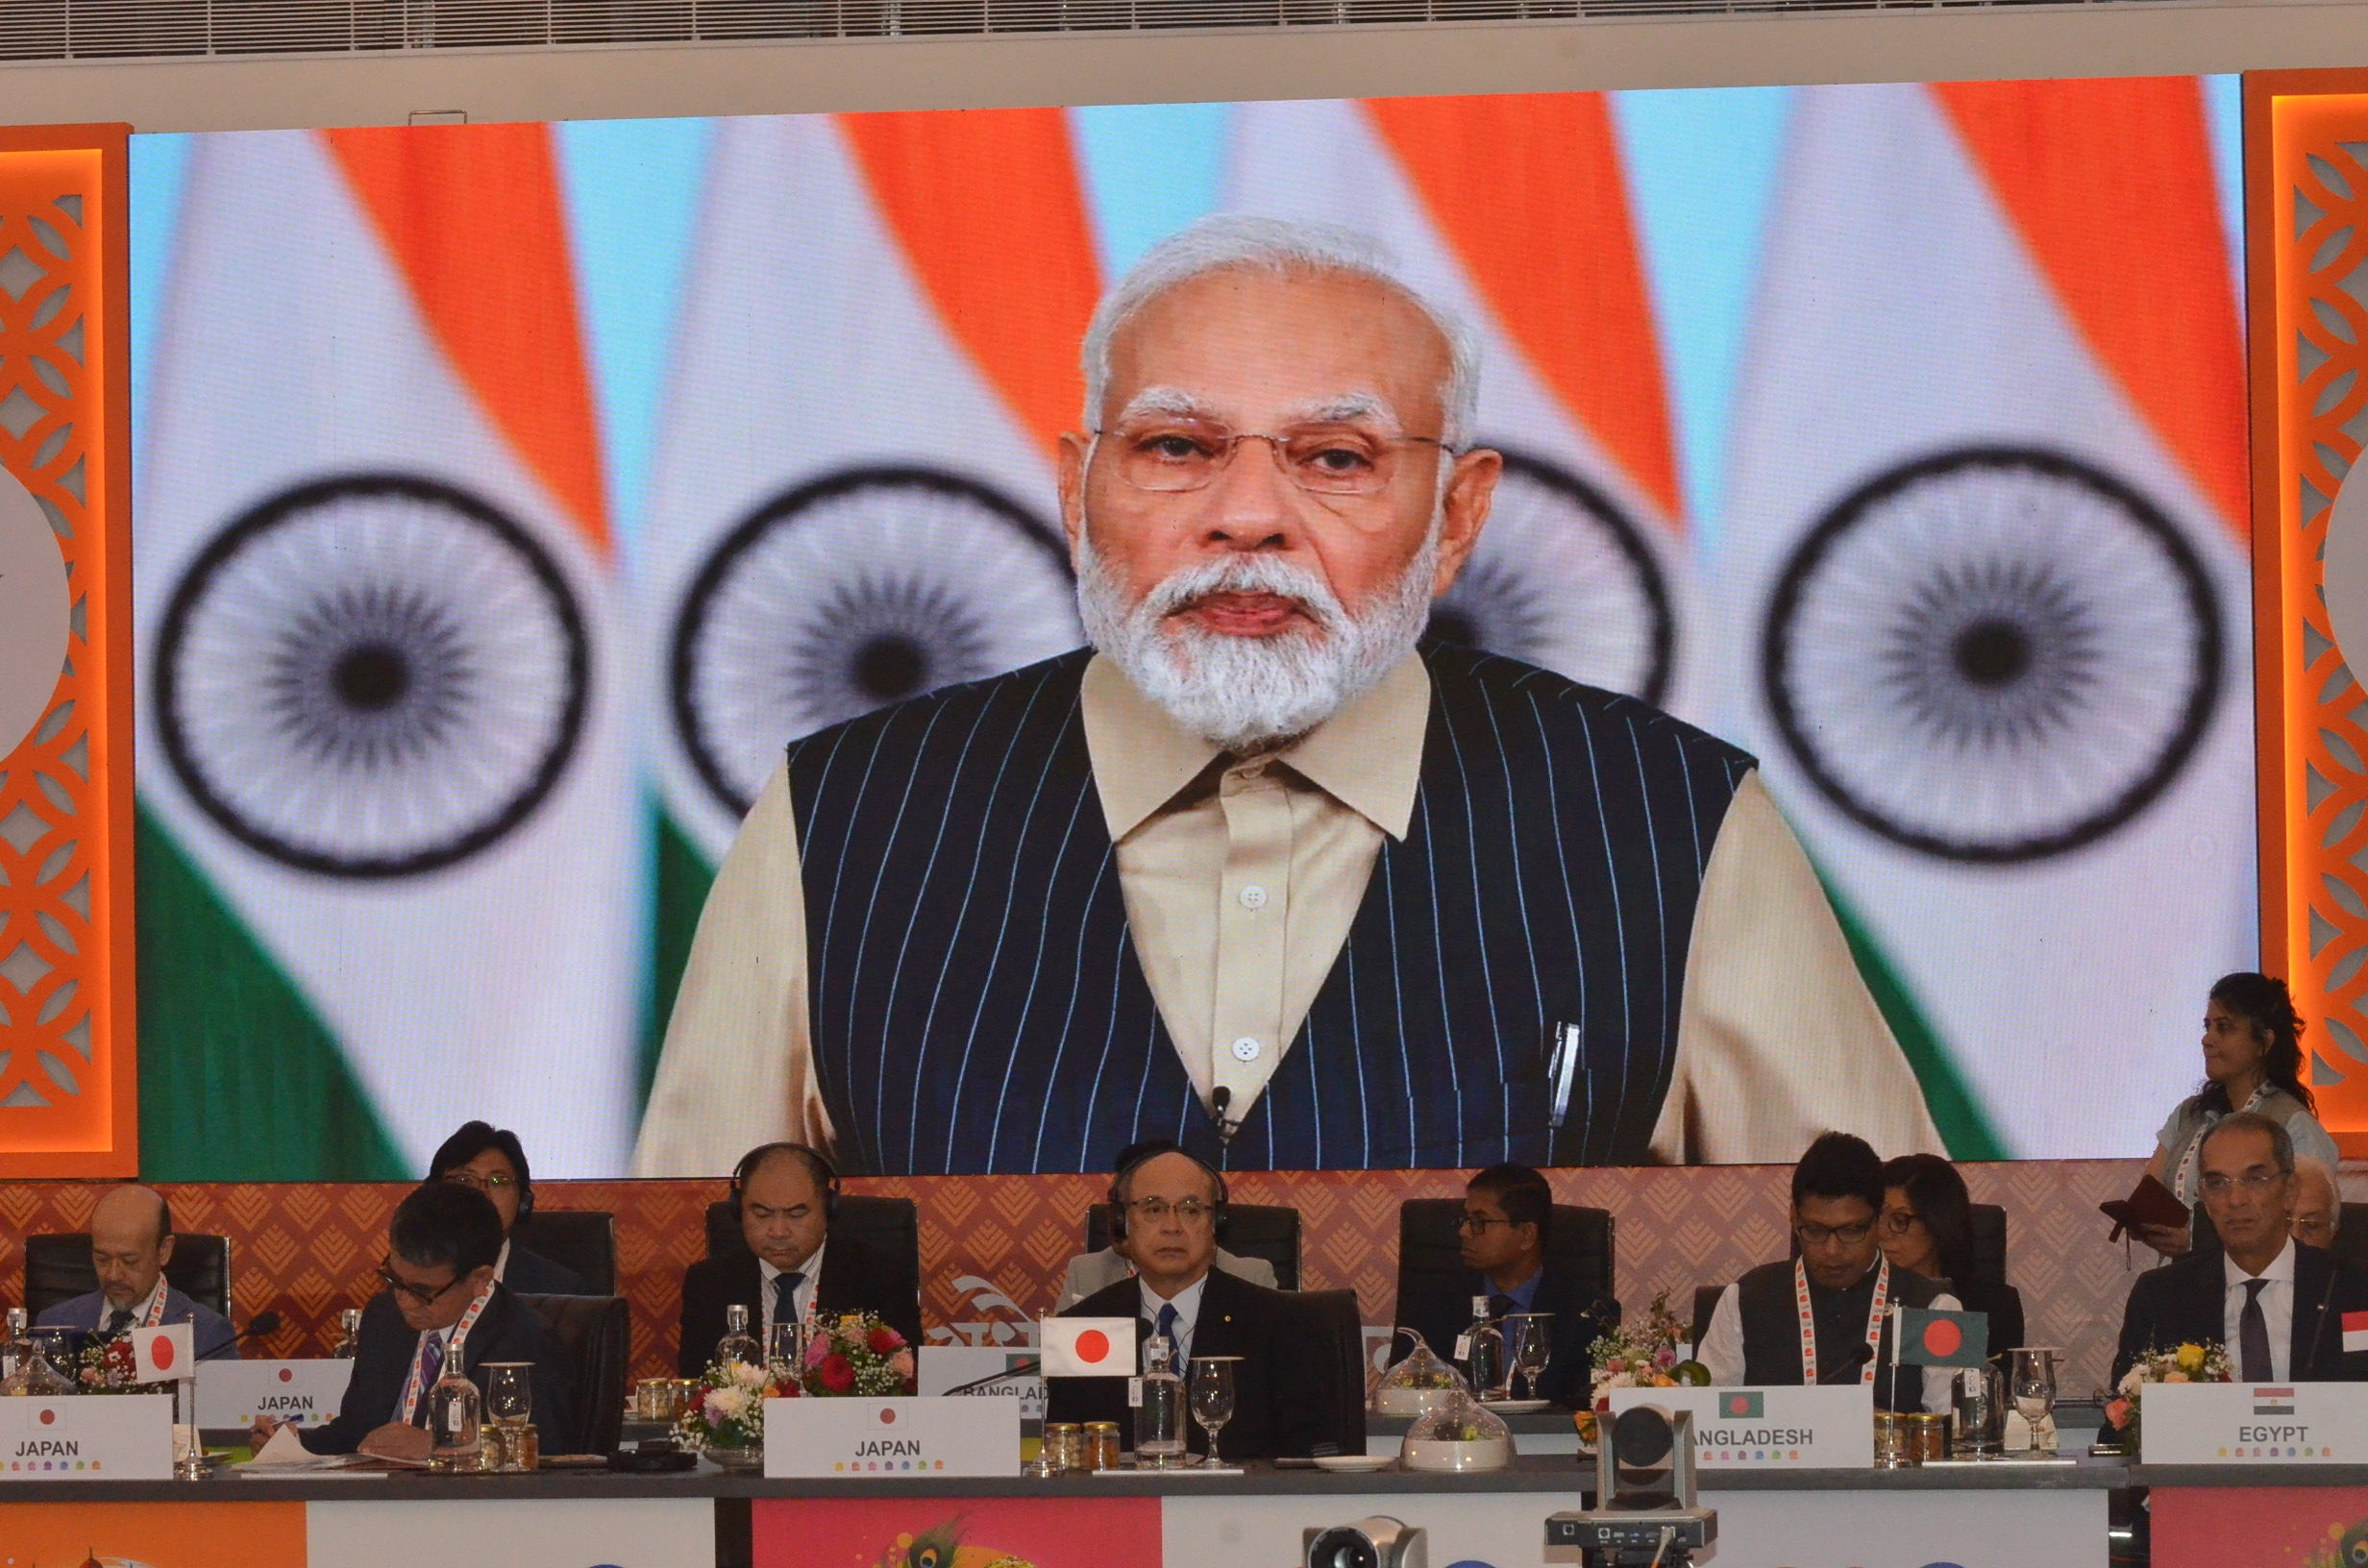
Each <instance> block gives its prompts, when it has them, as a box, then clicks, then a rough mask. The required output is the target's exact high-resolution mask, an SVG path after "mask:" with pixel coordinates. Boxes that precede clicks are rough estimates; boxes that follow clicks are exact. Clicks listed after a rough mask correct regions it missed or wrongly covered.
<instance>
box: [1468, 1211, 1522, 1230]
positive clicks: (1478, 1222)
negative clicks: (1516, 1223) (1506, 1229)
mask: <svg viewBox="0 0 2368 1568" xmlns="http://www.w3.org/2000/svg"><path fill="white" fill-rule="evenodd" d="M1512 1223H1513V1221H1511V1220H1509V1219H1498V1218H1495V1217H1494V1216H1493V1215H1490V1214H1458V1215H1457V1216H1456V1218H1455V1228H1456V1229H1457V1230H1459V1231H1473V1232H1481V1231H1486V1230H1487V1229H1488V1228H1489V1227H1490V1226H1492V1225H1510V1224H1512Z"/></svg>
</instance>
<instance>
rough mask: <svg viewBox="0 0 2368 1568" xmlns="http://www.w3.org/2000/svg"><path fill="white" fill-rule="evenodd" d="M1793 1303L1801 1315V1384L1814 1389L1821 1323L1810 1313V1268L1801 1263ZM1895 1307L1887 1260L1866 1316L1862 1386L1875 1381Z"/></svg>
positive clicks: (1795, 1268)
mask: <svg viewBox="0 0 2368 1568" xmlns="http://www.w3.org/2000/svg"><path fill="white" fill-rule="evenodd" d="M1792 1302H1793V1305H1794V1306H1795V1307H1797V1308H1799V1309H1800V1313H1801V1384H1802V1385H1803V1386H1804V1387H1814V1386H1816V1383H1817V1321H1816V1319H1815V1317H1813V1315H1812V1314H1811V1312H1810V1310H1809V1265H1808V1263H1806V1262H1803V1261H1801V1260H1800V1259H1797V1258H1796V1259H1794V1260H1793V1261H1792ZM1890 1303H1891V1261H1890V1260H1889V1259H1888V1258H1886V1259H1885V1260H1884V1261H1883V1262H1882V1263H1881V1264H1880V1265H1879V1266H1878V1267H1877V1268H1876V1270H1875V1300H1874V1305H1873V1307H1872V1309H1871V1310H1869V1311H1868V1312H1867V1314H1866V1369H1865V1370H1864V1371H1863V1372H1861V1373H1860V1374H1859V1382H1861V1383H1872V1382H1874V1381H1875V1355H1876V1352H1877V1351H1879V1350H1880V1349H1881V1348H1882V1345H1883V1312H1884V1309H1885V1308H1887V1307H1888V1306H1889V1305H1890Z"/></svg>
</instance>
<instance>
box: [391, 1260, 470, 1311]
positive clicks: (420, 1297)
mask: <svg viewBox="0 0 2368 1568" xmlns="http://www.w3.org/2000/svg"><path fill="white" fill-rule="evenodd" d="M463 1278H464V1276H462V1275H458V1274H456V1275H454V1276H453V1277H452V1278H451V1279H449V1280H446V1281H445V1282H444V1283H443V1284H442V1285H439V1286H436V1287H435V1288H434V1289H432V1290H431V1289H430V1288H428V1286H424V1285H413V1284H411V1283H410V1282H409V1281H407V1280H399V1279H397V1278H395V1261H394V1260H393V1259H392V1258H388V1259H386V1260H384V1261H383V1262H381V1263H380V1264H379V1283H381V1284H382V1285H383V1286H386V1288H387V1289H389V1290H392V1291H394V1292H395V1293H396V1294H397V1295H399V1296H408V1297H410V1298H411V1300H413V1301H415V1302H417V1303H418V1304H419V1305H420V1306H422V1307H432V1306H434V1305H435V1304H436V1303H437V1302H438V1301H439V1300H441V1299H442V1298H443V1297H444V1296H445V1295H447V1294H449V1293H450V1292H451V1290H452V1287H453V1286H456V1285H458V1284H459V1283H460V1282H461V1280H462V1279H463Z"/></svg>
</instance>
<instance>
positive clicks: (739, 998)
mask: <svg viewBox="0 0 2368 1568" xmlns="http://www.w3.org/2000/svg"><path fill="white" fill-rule="evenodd" d="M1084 358H1085V367H1086V381H1087V388H1086V411H1085V412H1086V417H1085V419H1084V421H1083V422H1082V427H1083V428H1081V429H1078V430H1075V431H1073V432H1071V433H1070V434H1069V435H1067V436H1065V437H1064V438H1063V446H1062V453H1061V510H1062V517H1063V521H1064V524H1065V526H1066V527H1067V529H1068V534H1069V539H1070V547H1071V553H1072V558H1073V561H1074V563H1075V566H1076V571H1077V577H1078V603H1079V608H1080V612H1081V615H1082V619H1083V622H1084V625H1085V627H1086V629H1087V632H1088V634H1089V636H1090V637H1091V639H1092V641H1093V644H1094V648H1093V650H1091V651H1090V652H1089V651H1085V650H1080V651H1078V652H1075V653H1072V654H1066V655H1063V656H1061V657H1059V658H1055V659H1052V660H1049V661H1047V662H1046V663H1043V664H1040V665H1035V666H1031V667H1029V668H1027V669H1024V670H1020V671H1016V672H1014V673H1012V674H1008V675H1004V676H999V677H997V678H995V679H991V680H986V681H981V682H978V683H975V684H973V685H969V686H963V687H957V688H952V689H949V690H944V691H939V692H935V693H931V694H929V695H927V696H925V697H922V698H915V699H913V700H911V701H908V702H904V703H900V704H898V705H896V706H894V707H890V708H886V709H882V710H879V711H877V712H875V713H872V714H869V715H866V716H864V717H862V718H859V719H856V720H853V721H851V722H850V723H845V724H841V725H838V726H835V727H833V728H830V729H826V730H824V731H822V732H821V733H819V734H816V735H812V736H808V737H806V738H804V739H802V740H800V741H798V742H796V743H795V744H794V745H792V746H791V747H790V748H789V754H788V756H787V758H786V763H785V766H784V767H783V769H782V770H781V771H780V772H777V773H776V774H775V775H774V777H773V779H772V782H771V783H770V784H769V785H768V786H767V788H766V790H765V792H764V794H763V795H762V796H761V797H760V798H759V799H758V801H757V803H756V805H755V807H754V808H753V810H752V812H751V813H750V816H749V820H748V821H747V823H746V824H745V825H744V826H743V828H742V830H741V834H740V837H739V840H738V841H737V842H736V843H735V845H733V847H732V850H731V852H730V853H729V855H728V856H727V858H726V860H725V864H724V866H723V869H722V870H721V872H720V873H719V875H718V877H717V880H716V883H715V886H714V889H713V891H712V893H711V894H710V895H709V898H708V902H707V907H706V910H705V912H704V913H703V916H702V918H701V921H700V928H699V934H698V938H697V941H696V943H695V944H694V947H693V951H692V954H691V958H690V962H689V965H688V967H687V969H686V972H685V974H684V978H683V983H682V987H681V991H680V992H679V994H678V998H677V1002H676V1007H675V1013H674V1017H673V1020H672V1024H671V1027H670V1028H669V1031H668V1038H667V1042H666V1049H665V1054H664V1058H663V1060H662V1061H661V1063H660V1066H659V1069H658V1075H657V1080H656V1084H655V1088H654V1094H653V1097H652V1101H651V1106H650V1111H649V1115H648V1118H647V1120H646V1122H645V1124H644V1129H643V1135H642V1143H641V1148H640V1150H639V1153H638V1156H637V1166H638V1168H639V1170H640V1171H641V1172H643V1173H644V1174H654V1175H656V1174H662V1175H673V1174H684V1173H688V1172H690V1171H693V1170H697V1169H701V1168H705V1167H706V1166H707V1165H708V1164H709V1162H710V1160H711V1152H710V1151H711V1150H712V1149H713V1148H714V1147H715V1146H716V1145H717V1142H718V1140H720V1139H733V1138H739V1137H782V1136H790V1137H796V1138H800V1139H805V1140H807V1141H809V1142H816V1143H819V1144H822V1145H825V1146H827V1147H828V1148H830V1149H831V1150H832V1152H833V1154H834V1157H835V1158H837V1159H839V1160H840V1161H842V1162H843V1163H844V1164H846V1165H847V1166H848V1168H851V1169H857V1170H865V1171H881V1172H931V1171H978V1170H1081V1169H1085V1168H1087V1166H1088V1162H1089V1161H1090V1160H1091V1159H1092V1157H1093V1153H1094V1151H1096V1150H1098V1149H1108V1148H1111V1147H1114V1146H1116V1145H1118V1144H1122V1143H1125V1142H1128V1141H1131V1140H1133V1139H1138V1138H1146V1137H1153V1136H1166V1137H1171V1138H1174V1139H1178V1140H1180V1141H1181V1142H1183V1143H1184V1145H1185V1146H1186V1147H1187V1148H1189V1149H1191V1150H1193V1151H1194V1152H1195V1153H1196V1154H1197V1155H1199V1156H1200V1157H1201V1158H1203V1159H1206V1160H1208V1161H1209V1162H1211V1163H1212V1164H1229V1165H1235V1166H1244V1165H1248V1166H1274V1167H1284V1168H1327V1167H1349V1168H1355V1167H1372V1166H1472V1165H1480V1164H1491V1163H1493V1162H1498V1161H1508V1160H1510V1161H1518V1162H1520V1163H1523V1164H1533V1165H1569V1164H1616V1163H1633V1162H1640V1161H1644V1160H1648V1159H1650V1160H1663V1161H1687V1160H1721V1161H1724V1160H1766V1159H1772V1158H1781V1157H1783V1156H1784V1155H1786V1154H1788V1153H1789V1152H1790V1151H1791V1150H1792V1149H1796V1148H1798V1147H1799V1146H1800V1141H1801V1140H1802V1139H1805V1138H1806V1137H1808V1136H1809V1134H1810V1133H1811V1132H1813V1131H1814V1130H1816V1129H1818V1128H1821V1127H1824V1126H1827V1125H1839V1126H1845V1127H1850V1128H1854V1129H1857V1130H1859V1131H1862V1132H1864V1133H1867V1134H1868V1135H1870V1136H1873V1137H1877V1138H1880V1139H1883V1140H1884V1141H1885V1142H1886V1143H1887V1145H1889V1146H1892V1147H1896V1148H1910V1149H1915V1148H1930V1147H1933V1146H1935V1145H1936V1141H1937V1139H1936V1134H1935V1132H1934V1128H1933V1125H1932V1122H1931V1120H1930V1118H1929V1117H1928V1116H1927V1115H1926V1114H1925V1112H1924V1108H1923V1102H1922V1097H1921V1095H1920V1093H1919V1091H1918V1090H1917V1087H1916V1082H1915V1078H1914V1075H1913V1073H1912V1071H1911V1070H1910V1069H1909V1067H1908V1065H1907V1063H1906V1061H1905V1059H1904V1058H1903V1057H1902V1055H1901V1053H1900V1051H1899V1049H1898V1047H1897V1045H1896V1044H1895V1043H1894V1042H1893V1041H1892V1040H1891V1038H1890V1035H1889V1033H1888V1031H1887V1028H1886V1027H1885V1024H1884V1022H1883V1019H1882V1017H1881V1016H1880V1015H1879V1013H1878V1012H1877V1011H1876V1009H1875V1006H1874V1004H1873V1002H1872V1001H1871V999H1870V998H1869V997H1868V995H1867V992H1866V990H1865V988H1864V986H1863V985H1862V982H1861V981H1860V979H1859V975H1858V972H1857V969H1856V968H1855V967H1854V965H1853V963H1852V961H1851V957H1850V953H1849V949H1848V946H1847V944H1846V943H1845V942H1844V941H1843V938H1842V935H1841V932H1840V930H1839V928H1838V923H1837V922H1836V920H1835V919H1834V915H1833V912H1832V910H1831V908H1830V907H1829V906H1828V905H1827V903H1826V900H1825V895H1824V893H1823V890H1822V889H1821V887H1820V886H1819V884H1818V881H1817V878H1816V875H1815V873H1814V871H1813V870H1812V869H1811V867H1810V865H1809V863H1808V860H1807V857H1806V856H1804V855H1803V854H1802V852H1801V849H1800V846H1799V845H1798V844H1797V843H1796V842H1795V841H1794V839H1793V837H1792V835H1791V833H1790V831H1789V830H1788V828H1787V827H1786V825H1785V823H1784V821H1783V820H1782V818H1781V817H1780V816H1779V815H1778V814H1777V812H1776V809H1775V806H1774V804H1773V802H1772V801H1770V799H1769V798H1768V796H1767V794H1766V792H1765V791H1764V789H1763V788H1762V787H1761V785H1760V783H1759V781H1758V778H1757V775H1756V773H1755V772H1754V770H1753V765H1752V760H1751V758H1750V757H1748V756H1746V755H1745V754H1743V753H1742V752H1740V751H1738V750H1737V749H1735V748H1734V747H1730V746H1728V745H1726V744H1725V743H1723V742H1721V741H1718V740H1716V739H1714V738H1713V737H1712V736H1710V735H1707V734H1704V733H1703V732H1701V731H1699V730H1696V729H1693V728H1691V727H1690V726H1689V725H1687V724H1684V723H1679V722H1678V721H1677V720H1675V719H1673V718H1671V717H1670V716H1668V715H1667V714H1665V713H1662V712H1660V711H1658V710H1656V709H1654V708H1651V707H1648V706H1646V705H1644V704H1642V703H1640V702H1637V701H1634V700H1632V699H1630V698H1622V697H1616V696H1614V695H1611V694H1609V693H1605V692H1600V691H1595V690H1592V689H1591V688H1587V687H1582V686H1578V685H1574V684H1573V683H1571V682H1569V681H1567V680H1565V679H1562V678H1561V677H1559V676H1556V675H1554V674H1549V673H1547V672H1545V671H1542V670H1539V669H1536V668H1533V667H1531V666H1527V665H1523V664H1519V663H1517V662H1514V661H1512V660H1508V659H1504V658H1499V657H1493V656H1490V655H1486V654H1481V653H1476V652H1471V651H1468V650H1464V649H1454V648H1449V647H1444V646H1427V645H1426V646H1424V647H1423V648H1421V649H1418V648H1417V643H1418V639H1419V638H1420V637H1421V635H1422V633H1423V630H1424V627H1425V625H1426V622H1427V619H1428V616H1429V614H1430V606H1431V603H1432V601H1433V600H1435V599H1436V598H1437V597H1438V596H1439V595H1440V594H1442V593H1443V592H1444V591H1445V590H1446V589H1447V587H1448V586H1449V585H1450V584H1451V583H1452V582H1453V581H1454V580H1455V576H1456V574H1457V572H1458V571H1459V570H1460V569H1461V567H1462V566H1463V564H1464V562H1465V560H1466V558H1467V557H1468V555H1469V553H1470V551H1471V549H1472V546H1473V543H1474V541H1475V540H1476V539H1477V538H1478V536H1479V531H1480V528H1481V526H1482V524H1483V523H1484V522H1485V521H1486V520H1487V517H1488V512H1489V505H1490V500H1491V497H1492V493H1493V490H1494V486H1495V483H1496V478H1497V475H1498V473H1499V470H1500V469H1501V467H1502V460H1501V458H1500V457H1499V456H1498V454H1497V453H1494V452H1492V451H1490V450H1489V449H1487V448H1485V447H1481V446H1478V445H1475V444H1474V442H1473V440H1472V423H1473V408H1474V403H1475V399H1476V396H1477V375H1478V366H1477V362H1476V350H1475V349H1474V347H1473V345H1472V339H1471V338H1470V336H1469V334H1468V332H1467V331H1465V330H1464V329H1463V328H1462V327H1461V326H1459V325H1458V324H1457V323H1455V322H1454V321H1453V320H1451V319H1450V318H1449V317H1448V316H1447V315H1446V314H1445V312H1443V310H1442V309H1441V308H1440V307H1439V306H1436V305H1434V304H1432V303H1430V302H1428V301H1426V300H1424V299H1422V298H1420V297H1418V295H1417V294H1415V293H1414V292H1413V291H1412V290H1411V289H1410V288H1408V287H1407V286H1406V285H1405V284H1404V283H1402V282H1399V281H1398V280H1397V279H1395V278H1394V276H1393V275H1392V274H1391V273H1390V271H1389V270H1388V268H1387V267H1386V266H1385V265H1384V264H1383V263H1382V262H1381V261H1380V260H1379V259H1377V258H1376V257H1374V256H1373V255H1372V254H1370V252H1369V249H1368V248H1367V247H1366V246H1365V245H1364V243H1363V242H1362V241H1361V240H1359V239H1358V238H1357V237H1356V236H1354V235H1351V234H1346V233H1340V232H1337V231H1329V230H1314V229H1306V228H1300V227H1295V226H1292V225H1287V224H1281V223H1277V222H1273V221H1270V220H1255V219H1246V218H1219V219H1212V220H1210V221H1208V222H1205V223H1203V224H1200V225H1198V226H1196V227H1195V228H1193V229H1190V230H1187V231H1186V232H1184V233H1180V234H1178V235H1176V236H1174V237H1172V238H1171V239H1169V240H1168V241H1166V242H1165V243H1163V244H1161V245H1160V246H1158V247H1156V248H1154V249H1153V250H1152V251H1151V253H1150V254H1149V255H1148V256H1147V257H1145V259H1144V260H1143V262H1142V263H1141V264H1140V265H1139V266H1138V267H1137V268H1136V269H1135V270H1134V272H1133V273H1131V274H1130V275H1129V276H1128V277H1127V278H1126V279H1125V281H1124V282H1122V283H1121V284H1120V285H1119V287H1118V288H1117V289H1116V290H1115V291H1114V292H1113V293H1112V294H1111V295H1110V296H1109V297H1108V298H1107V299H1106V300H1105V301H1104V302H1103V303H1102V305H1101V306H1100V308H1099V310H1098V312H1097V314H1096V317H1095V320H1094V324H1093V327H1092V329H1091V331H1089V333H1088V336H1087V339H1086V344H1085V355H1084Z"/></svg>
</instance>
